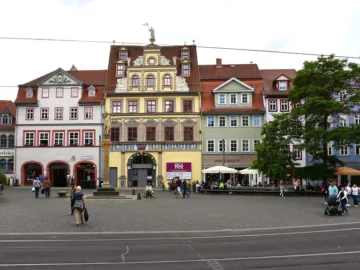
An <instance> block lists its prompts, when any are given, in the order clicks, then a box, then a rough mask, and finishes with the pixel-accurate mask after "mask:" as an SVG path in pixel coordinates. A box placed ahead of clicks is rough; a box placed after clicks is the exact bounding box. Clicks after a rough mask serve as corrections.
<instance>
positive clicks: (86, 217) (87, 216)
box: [84, 207, 89, 222]
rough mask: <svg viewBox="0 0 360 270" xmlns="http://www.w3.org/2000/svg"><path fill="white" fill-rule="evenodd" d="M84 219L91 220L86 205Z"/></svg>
mask: <svg viewBox="0 0 360 270" xmlns="http://www.w3.org/2000/svg"><path fill="white" fill-rule="evenodd" d="M84 219H85V221H86V222H88V220H89V211H88V210H87V207H84Z"/></svg>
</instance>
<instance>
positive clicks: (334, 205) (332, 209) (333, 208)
mask: <svg viewBox="0 0 360 270" xmlns="http://www.w3.org/2000/svg"><path fill="white" fill-rule="evenodd" d="M327 203H328V206H327V207H326V208H325V216H341V215H342V211H341V209H339V204H340V202H339V201H338V199H337V196H336V195H330V196H329V197H328V200H327Z"/></svg>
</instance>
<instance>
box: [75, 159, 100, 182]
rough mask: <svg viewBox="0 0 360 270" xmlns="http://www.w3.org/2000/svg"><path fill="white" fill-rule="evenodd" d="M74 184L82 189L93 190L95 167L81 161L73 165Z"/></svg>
mask: <svg viewBox="0 0 360 270" xmlns="http://www.w3.org/2000/svg"><path fill="white" fill-rule="evenodd" d="M73 173H74V184H75V185H80V186H81V187H82V188H95V187H96V180H97V166H96V164H95V163H94V162H92V161H89V160H82V161H79V162H77V163H75V164H74V168H73Z"/></svg>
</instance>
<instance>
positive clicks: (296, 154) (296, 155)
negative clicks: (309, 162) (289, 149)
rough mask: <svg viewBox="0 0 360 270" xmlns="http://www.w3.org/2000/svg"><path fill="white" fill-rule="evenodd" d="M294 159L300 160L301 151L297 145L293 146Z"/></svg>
mask: <svg viewBox="0 0 360 270" xmlns="http://www.w3.org/2000/svg"><path fill="white" fill-rule="evenodd" d="M294 159H295V160H301V159H302V153H301V150H300V148H299V146H294Z"/></svg>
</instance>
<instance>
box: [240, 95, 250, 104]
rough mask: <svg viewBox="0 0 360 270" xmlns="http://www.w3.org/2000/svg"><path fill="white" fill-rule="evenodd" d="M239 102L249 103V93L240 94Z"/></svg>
mask: <svg viewBox="0 0 360 270" xmlns="http://www.w3.org/2000/svg"><path fill="white" fill-rule="evenodd" d="M241 103H243V104H248V103H249V95H248V94H241Z"/></svg>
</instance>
